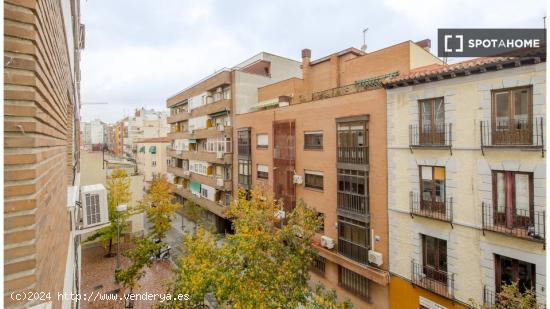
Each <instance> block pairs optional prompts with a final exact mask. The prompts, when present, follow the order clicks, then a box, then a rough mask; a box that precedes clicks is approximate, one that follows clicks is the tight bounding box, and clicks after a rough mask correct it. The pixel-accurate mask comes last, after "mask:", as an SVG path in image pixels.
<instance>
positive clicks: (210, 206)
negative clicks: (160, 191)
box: [170, 184, 227, 218]
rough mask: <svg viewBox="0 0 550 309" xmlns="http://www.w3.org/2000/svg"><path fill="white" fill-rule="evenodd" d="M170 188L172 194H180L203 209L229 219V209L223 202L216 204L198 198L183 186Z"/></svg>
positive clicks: (172, 185) (171, 186)
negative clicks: (227, 213)
mask: <svg viewBox="0 0 550 309" xmlns="http://www.w3.org/2000/svg"><path fill="white" fill-rule="evenodd" d="M170 188H171V189H172V192H174V193H176V194H178V195H179V196H181V197H184V198H185V199H187V200H190V201H193V202H194V203H195V204H197V205H200V206H201V207H203V208H206V209H207V210H209V211H210V212H212V213H214V214H216V215H218V216H220V217H222V218H226V217H227V215H226V214H225V213H226V211H227V207H226V206H224V205H223V204H222V203H221V202H214V201H212V200H209V199H206V198H203V197H200V196H197V195H195V194H193V193H192V192H191V191H189V190H188V189H186V188H183V187H182V186H181V185H174V184H171V185H170Z"/></svg>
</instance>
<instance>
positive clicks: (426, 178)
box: [420, 166, 445, 212]
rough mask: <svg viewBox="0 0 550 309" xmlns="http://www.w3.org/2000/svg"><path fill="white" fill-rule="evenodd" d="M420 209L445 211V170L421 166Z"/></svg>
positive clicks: (438, 167)
mask: <svg viewBox="0 0 550 309" xmlns="http://www.w3.org/2000/svg"><path fill="white" fill-rule="evenodd" d="M420 192H421V203H420V207H421V209H423V210H429V211H439V212H444V211H445V168H444V167H440V166H420Z"/></svg>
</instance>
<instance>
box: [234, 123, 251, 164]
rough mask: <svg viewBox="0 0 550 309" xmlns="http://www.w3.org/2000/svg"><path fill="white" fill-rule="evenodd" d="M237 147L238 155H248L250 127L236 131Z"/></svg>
mask: <svg viewBox="0 0 550 309" xmlns="http://www.w3.org/2000/svg"><path fill="white" fill-rule="evenodd" d="M237 147H238V154H239V156H241V157H243V156H245V157H249V156H250V128H244V129H239V130H238V131H237Z"/></svg>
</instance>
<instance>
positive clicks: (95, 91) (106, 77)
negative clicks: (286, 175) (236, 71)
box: [81, 0, 546, 122]
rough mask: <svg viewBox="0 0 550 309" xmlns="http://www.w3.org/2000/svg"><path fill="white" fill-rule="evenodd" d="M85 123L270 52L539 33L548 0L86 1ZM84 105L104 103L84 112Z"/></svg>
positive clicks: (161, 100)
mask: <svg viewBox="0 0 550 309" xmlns="http://www.w3.org/2000/svg"><path fill="white" fill-rule="evenodd" d="M81 2H82V20H83V23H84V24H86V49H85V50H84V51H83V53H82V65H81V68H82V84H81V87H82V101H83V104H84V105H83V108H82V114H81V115H82V119H83V120H84V121H89V120H91V119H94V118H99V119H102V120H103V121H106V122H115V121H116V120H118V119H121V118H122V117H124V116H125V115H128V114H129V113H131V112H132V111H133V110H134V108H137V107H141V106H144V107H147V108H155V109H159V110H160V109H163V110H165V109H166V107H165V102H166V99H167V98H168V97H170V96H171V95H173V94H175V93H177V92H178V91H179V90H181V89H183V88H185V87H186V86H188V85H190V84H192V83H193V82H195V81H197V80H200V79H201V78H202V77H205V76H207V75H209V74H211V73H213V72H214V71H216V70H218V69H221V68H223V67H231V66H233V65H236V64H237V63H239V62H241V61H242V60H245V59H246V58H248V57H250V56H252V55H254V54H257V53H258V52H260V51H266V52H270V53H274V54H277V55H281V56H284V57H288V58H292V59H295V60H300V51H301V50H302V49H303V48H310V49H311V50H312V58H313V59H317V58H319V57H323V56H325V55H327V54H329V53H332V52H335V51H339V50H342V49H345V48H347V47H357V48H360V46H361V45H362V43H363V34H362V30H363V29H364V28H366V27H368V28H369V31H368V32H367V45H368V49H367V51H373V50H377V49H380V48H383V47H386V46H389V45H393V44H396V43H399V42H402V41H406V40H412V41H419V40H422V39H426V38H429V39H431V40H432V51H433V52H434V53H435V51H436V50H437V42H436V39H437V29H438V28H541V27H542V26H543V19H542V18H543V16H545V15H546V6H545V1H544V0H537V1H533V0H523V1H519V0H505V1H504V0H495V1H486V0H483V1H481V0H461V1H455V0H453V1H449V0H445V1H442V0H427V1H420V0H414V1H411V0H384V1H371V0H369V1H366V0H363V1H336V0H334V1H322V0H315V1H313V0H312V1H299V0H288V1H287V0H284V1H274V0H271V1H260V0H256V1H227V0H226V1H223V0H218V1H214V0H198V1H183V0H157V1H153V0H149V1H146V0H131V1H122V0H115V1H113V0H81ZM86 102H108V104H107V105H86V104H85V103H86Z"/></svg>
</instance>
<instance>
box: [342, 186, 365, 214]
mask: <svg viewBox="0 0 550 309" xmlns="http://www.w3.org/2000/svg"><path fill="white" fill-rule="evenodd" d="M336 200H337V212H338V213H340V214H343V215H347V216H350V215H351V217H355V216H356V215H359V216H361V217H365V218H368V205H367V197H366V196H365V195H360V194H352V193H348V192H338V193H337V199H336Z"/></svg>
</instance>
